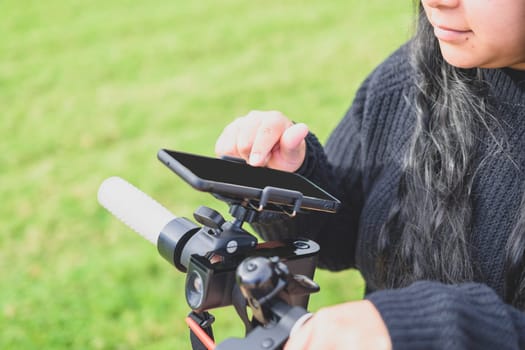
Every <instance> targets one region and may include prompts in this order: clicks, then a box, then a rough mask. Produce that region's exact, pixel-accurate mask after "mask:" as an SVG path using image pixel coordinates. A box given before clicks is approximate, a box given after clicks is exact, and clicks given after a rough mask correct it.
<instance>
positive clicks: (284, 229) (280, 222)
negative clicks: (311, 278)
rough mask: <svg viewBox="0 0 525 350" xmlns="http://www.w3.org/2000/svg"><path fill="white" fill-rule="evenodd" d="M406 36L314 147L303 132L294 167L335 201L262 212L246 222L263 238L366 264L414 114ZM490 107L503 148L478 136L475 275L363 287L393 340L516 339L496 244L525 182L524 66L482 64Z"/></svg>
mask: <svg viewBox="0 0 525 350" xmlns="http://www.w3.org/2000/svg"><path fill="white" fill-rule="evenodd" d="M407 51H408V50H407V46H406V45H405V46H404V47H402V48H401V49H400V50H398V51H396V52H395V53H394V54H393V55H392V56H391V57H389V58H388V59H387V60H386V61H385V62H384V63H383V64H381V65H380V66H379V67H378V68H377V69H376V70H375V71H374V72H373V73H372V74H371V75H370V76H369V77H368V78H367V79H366V80H365V82H364V83H363V84H362V86H361V88H360V89H359V91H358V92H357V95H356V97H355V99H354V101H353V104H352V106H351V108H350V109H349V111H348V112H347V113H346V115H345V116H344V118H343V119H342V120H341V122H340V123H339V125H338V126H337V127H336V129H335V130H334V131H333V133H332V135H331V136H330V138H329V140H328V142H327V143H326V146H325V147H324V148H323V147H322V146H321V145H320V143H319V142H318V141H317V139H316V138H315V136H313V135H311V134H310V135H309V136H308V137H307V157H306V160H305V162H304V164H303V166H302V167H301V169H299V171H298V172H299V173H301V174H303V175H304V176H306V177H308V178H309V179H310V180H312V181H313V182H315V183H317V184H318V185H319V186H321V187H322V188H324V189H326V190H327V191H328V192H330V193H331V194H333V195H334V196H336V197H337V198H339V199H340V200H341V202H342V206H341V209H340V211H339V212H338V213H337V214H322V213H319V214H318V213H315V214H301V215H300V216H299V217H298V218H296V219H293V220H292V219H289V218H287V217H285V216H284V215H277V214H271V215H267V216H266V218H265V220H263V221H262V222H261V223H257V224H254V228H255V229H256V230H257V231H258V232H259V233H260V234H261V235H262V236H263V237H264V238H266V239H278V238H284V237H290V236H297V235H300V236H304V237H309V238H311V239H313V240H315V241H317V242H318V243H319V244H320V245H321V253H320V261H319V265H320V266H321V267H323V268H328V269H331V270H341V269H345V268H350V267H356V268H358V269H359V270H360V271H361V273H362V274H363V276H364V278H365V280H367V279H369V278H370V277H371V276H373V274H374V265H375V262H374V260H373V255H372V254H370V252H372V251H374V247H375V246H376V240H377V236H378V233H379V230H380V228H381V226H382V225H383V223H384V222H385V220H386V218H387V214H388V212H389V208H390V205H391V203H392V201H393V199H394V197H395V195H396V193H397V188H398V183H399V179H400V175H401V163H402V157H403V155H404V151H405V150H406V147H407V146H408V142H409V140H410V136H411V132H412V130H413V126H414V122H415V117H414V113H413V106H412V105H411V102H410V101H411V98H412V97H413V96H414V94H415V91H416V90H415V86H414V84H413V74H412V71H411V67H410V65H409V63H408V61H409V59H408V52H407ZM484 74H485V77H486V79H487V80H488V82H489V84H490V86H491V87H490V96H491V98H490V100H491V107H492V108H493V109H492V110H493V111H495V114H496V116H497V118H498V122H499V124H500V125H501V127H502V129H503V130H502V131H503V133H504V135H505V137H506V142H507V144H506V147H505V155H503V154H501V153H500V154H497V155H489V156H488V157H487V155H488V154H489V152H491V150H494V147H493V146H494V142H496V141H495V139H494V138H493V137H491V136H490V135H489V134H488V133H487V135H486V137H485V138H484V139H483V140H480V143H479V145H480V146H479V147H478V150H477V152H478V154H476V155H475V156H476V157H478V158H479V160H482V159H483V163H482V165H481V166H480V168H479V170H478V171H477V173H476V175H475V177H474V184H473V191H472V203H473V222H472V234H471V242H470V244H471V246H472V247H473V249H472V259H473V264H475V265H476V267H478V268H479V271H480V276H478V277H477V278H476V281H473V282H472V283H465V284H459V285H446V284H444V283H440V282H436V281H418V282H416V283H413V284H412V285H410V286H408V287H405V288H400V289H390V290H378V291H372V290H370V286H369V290H370V293H368V294H367V296H366V298H368V299H369V300H370V301H372V302H373V303H374V305H375V306H376V307H377V309H378V310H379V312H380V313H381V316H382V317H383V320H384V321H385V323H386V325H387V327H388V330H389V333H390V336H391V338H392V342H393V345H394V349H525V313H523V312H522V311H520V310H518V309H516V308H513V307H512V306H510V305H507V304H505V303H504V302H503V301H502V295H503V285H504V274H503V271H504V258H505V244H506V242H507V237H508V236H509V234H510V232H511V230H512V228H513V227H514V225H515V224H516V220H517V215H518V210H519V207H520V199H521V196H522V194H523V191H524V188H525V74H524V72H519V71H515V70H511V69H493V70H485V71H484Z"/></svg>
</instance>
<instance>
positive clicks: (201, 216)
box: [193, 206, 226, 229]
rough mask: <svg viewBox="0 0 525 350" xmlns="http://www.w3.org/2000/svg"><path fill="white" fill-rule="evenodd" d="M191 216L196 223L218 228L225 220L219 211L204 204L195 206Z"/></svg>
mask: <svg viewBox="0 0 525 350" xmlns="http://www.w3.org/2000/svg"><path fill="white" fill-rule="evenodd" d="M193 217H194V218H195V220H197V222H198V223H200V224H202V225H204V226H206V227H209V228H212V229H220V228H221V227H222V225H223V224H224V223H225V222H226V221H225V220H224V218H223V217H222V215H221V214H220V213H219V212H217V211H215V210H213V209H211V208H208V207H205V206H200V207H199V208H197V210H195V212H194V213H193Z"/></svg>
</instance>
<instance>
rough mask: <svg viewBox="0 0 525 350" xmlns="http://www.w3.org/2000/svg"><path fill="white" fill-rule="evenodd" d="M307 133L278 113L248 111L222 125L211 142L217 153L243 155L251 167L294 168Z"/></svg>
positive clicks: (303, 125) (297, 162) (295, 168)
mask: <svg viewBox="0 0 525 350" xmlns="http://www.w3.org/2000/svg"><path fill="white" fill-rule="evenodd" d="M307 134H308V127H307V126H306V125H305V124H294V123H292V121H290V120H289V119H288V118H286V117H285V116H284V115H283V114H282V113H280V112H275V111H270V112H261V111H252V112H250V113H249V114H248V115H246V116H244V117H240V118H237V119H235V120H234V121H233V122H232V123H231V124H229V125H227V126H226V128H224V130H223V132H222V134H221V135H220V136H219V139H218V140H217V143H216V144H215V153H216V154H217V155H218V156H223V155H228V156H232V157H238V158H243V159H245V160H246V162H247V163H248V164H250V165H253V166H266V167H269V168H274V169H279V170H284V171H290V172H293V171H296V170H297V169H299V167H300V166H301V164H302V163H303V161H304V157H305V154H306V142H305V141H304V138H305V137H306V135H307Z"/></svg>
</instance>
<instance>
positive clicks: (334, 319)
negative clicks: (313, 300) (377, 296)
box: [284, 300, 392, 350]
mask: <svg viewBox="0 0 525 350" xmlns="http://www.w3.org/2000/svg"><path fill="white" fill-rule="evenodd" d="M314 349H315V350H319V349H323V350H346V349H352V350H359V349H381V350H383V349H385V350H390V349H392V343H391V341H390V336H389V334H388V330H387V328H386V326H385V323H384V322H383V319H382V318H381V315H380V314H379V312H378V311H377V309H376V308H375V306H374V304H372V303H371V302H370V301H368V300H362V301H357V302H350V303H345V304H340V305H336V306H332V307H328V308H324V309H321V310H319V311H318V312H316V313H315V314H314V315H313V316H312V318H310V319H309V320H308V321H307V322H306V323H305V324H304V325H303V326H301V328H299V329H298V330H297V332H294V333H293V334H292V335H291V337H290V339H289V340H288V342H287V343H286V345H285V347H284V350H314Z"/></svg>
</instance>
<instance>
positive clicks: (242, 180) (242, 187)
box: [157, 149, 340, 212]
mask: <svg viewBox="0 0 525 350" xmlns="http://www.w3.org/2000/svg"><path fill="white" fill-rule="evenodd" d="M157 157H158V159H159V160H160V161H161V162H162V163H164V164H165V165H166V166H167V167H168V168H170V169H171V170H172V171H173V172H175V173H176V174H177V175H179V176H180V177H181V178H182V179H183V180H185V181H186V182H187V183H189V184H190V185H191V186H192V187H193V188H195V189H197V190H200V191H204V192H210V193H213V194H216V195H219V196H222V197H226V198H229V199H233V200H239V201H252V202H255V203H260V201H261V198H262V197H263V195H265V192H266V194H268V193H270V192H269V191H268V190H270V189H271V190H272V191H271V193H270V195H269V196H266V197H267V198H266V199H265V201H266V200H267V201H268V203H270V204H273V205H280V206H288V207H294V204H297V196H296V195H297V193H298V192H299V194H300V195H301V194H302V196H300V197H301V198H300V209H303V210H314V211H325V212H336V211H337V209H338V208H339V205H340V202H339V200H337V199H336V198H335V197H333V196H332V195H330V194H329V193H328V192H326V191H324V190H323V189H321V188H320V187H318V186H317V185H315V184H314V183H312V182H311V181H309V180H308V179H306V178H305V177H303V176H301V175H299V174H295V173H289V172H285V171H280V170H275V169H270V168H263V167H253V166H251V165H248V164H246V162H244V160H240V159H237V160H236V159H232V158H226V159H222V158H212V157H205V156H200V155H196V154H191V153H184V152H178V151H173V150H168V149H161V150H160V151H159V152H158V154H157Z"/></svg>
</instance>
